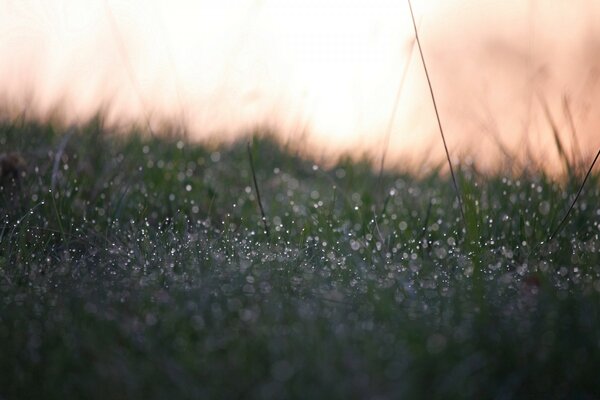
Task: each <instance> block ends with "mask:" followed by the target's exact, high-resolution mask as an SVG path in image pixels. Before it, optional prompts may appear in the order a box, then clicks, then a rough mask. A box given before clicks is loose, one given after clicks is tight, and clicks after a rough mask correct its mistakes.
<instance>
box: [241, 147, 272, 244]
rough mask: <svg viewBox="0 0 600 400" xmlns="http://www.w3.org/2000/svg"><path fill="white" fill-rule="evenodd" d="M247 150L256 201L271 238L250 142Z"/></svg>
mask: <svg viewBox="0 0 600 400" xmlns="http://www.w3.org/2000/svg"><path fill="white" fill-rule="evenodd" d="M246 148H247V150H248V160H249V161H250V170H251V171H252V180H253V181H254V189H256V200H257V202H258V208H260V214H261V216H262V222H263V225H264V227H265V235H267V237H271V234H270V232H269V224H267V216H266V215H265V209H264V208H263V205H262V200H261V198H260V190H258V181H257V180H256V172H255V170H254V160H253V158H252V151H251V150H250V142H248V144H247V146H246Z"/></svg>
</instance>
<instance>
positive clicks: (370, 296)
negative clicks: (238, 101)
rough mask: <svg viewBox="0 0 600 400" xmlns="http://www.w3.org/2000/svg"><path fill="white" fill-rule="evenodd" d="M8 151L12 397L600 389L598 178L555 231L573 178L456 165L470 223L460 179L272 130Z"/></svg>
mask: <svg viewBox="0 0 600 400" xmlns="http://www.w3.org/2000/svg"><path fill="white" fill-rule="evenodd" d="M0 148H1V149H2V152H6V153H10V152H14V153H18V154H20V156H21V157H22V160H23V161H24V163H25V164H23V165H21V164H19V165H16V167H15V168H17V170H18V172H19V174H18V175H19V177H18V178H17V179H16V180H15V179H14V177H13V176H12V175H11V174H5V173H4V172H5V170H4V172H2V185H1V186H2V189H0V398H6V399H17V398H44V399H53V398H56V399H62V398H86V399H94V398H112V399H119V398H123V399H129V398H283V397H285V398H410V399H413V398H427V399H435V398H440V399H452V398H457V399H458V398H460V399H463V398H477V399H481V398H498V399H505V398H506V399H510V398H579V399H588V398H597V397H600V380H598V374H597V366H598V365H599V362H600V271H599V267H600V254H599V251H600V238H599V232H600V206H599V204H600V185H599V178H600V176H599V175H598V172H594V173H592V174H591V176H590V178H589V180H588V182H587V184H586V187H585V188H584V190H583V191H582V193H581V196H580V198H579V199H578V202H577V203H576V205H575V207H574V208H573V210H572V212H571V215H570V216H569V219H568V221H567V222H566V223H565V224H564V227H563V228H562V229H561V230H560V232H558V234H556V235H555V237H554V238H553V239H552V240H550V241H548V240H547V239H548V237H549V235H550V234H551V232H552V231H553V229H555V228H556V226H557V225H558V223H559V221H560V219H561V218H562V216H563V215H564V213H565V211H566V210H567V208H568V207H569V205H570V201H571V200H572V199H573V196H574V195H575V193H576V192H577V189H578V187H579V186H578V185H579V184H580V183H581V177H579V175H577V174H573V175H572V176H571V177H570V179H569V181H567V182H563V183H557V182H556V181H555V180H552V179H550V178H548V177H547V176H545V175H544V174H543V173H537V172H532V171H524V172H523V173H522V174H521V175H520V176H518V177H515V176H509V175H506V176H504V175H503V174H502V173H500V172H499V173H497V174H493V175H483V174H479V173H478V172H477V171H476V169H475V168H472V167H467V166H458V168H457V171H456V173H457V174H456V175H457V180H458V183H459V186H460V190H461V194H462V196H463V201H464V207H465V216H464V223H463V220H462V218H461V213H460V210H459V207H458V202H457V200H456V196H455V193H454V189H453V186H452V183H451V182H450V180H449V178H448V177H447V176H446V175H443V174H439V173H437V172H436V171H432V172H430V173H428V174H425V175H422V176H418V177H416V176H414V175H411V174H408V173H384V174H383V175H382V177H381V181H379V179H378V174H377V172H373V170H372V169H371V165H372V164H370V163H369V162H367V161H364V162H356V161H350V160H341V161H340V162H339V163H338V164H337V165H335V166H333V167H331V168H321V167H319V166H317V165H314V164H313V163H312V162H310V161H306V160H303V159H300V158H298V157H296V156H295V155H294V153H293V151H291V150H289V149H286V148H285V147H282V146H279V145H278V144H276V143H275V142H274V141H272V140H269V139H268V138H267V139H265V138H262V139H261V138H256V139H254V140H253V142H252V144H251V146H250V147H249V148H247V147H246V143H239V144H235V145H232V146H228V147H226V148H217V147H210V146H201V145H191V144H189V143H185V142H184V141H181V140H179V139H178V138H176V137H171V138H169V137H162V138H148V137H143V136H141V135H139V134H136V133H135V132H132V133H131V134H129V135H127V136H117V135H114V134H111V132H109V131H108V130H107V129H105V128H103V126H102V123H101V120H96V121H92V122H90V123H89V124H87V125H86V126H85V127H82V128H81V129H80V130H78V131H76V132H70V133H68V134H67V136H65V132H61V131H59V130H57V129H55V128H53V127H52V126H49V125H36V124H33V123H22V122H15V121H11V122H7V121H4V122H3V123H2V124H0ZM248 149H249V150H250V152H251V154H252V159H253V167H254V169H255V178H256V186H255V184H254V180H253V174H252V171H251V164H250V163H249V159H248ZM256 187H258V188H259V189H260V194H261V203H262V206H263V208H264V214H265V216H266V221H267V223H268V229H269V231H270V234H269V235H266V234H265V227H264V225H263V219H262V216H261V211H260V209H259V205H258V202H257V199H256V189H255V188H256ZM379 187H383V188H385V190H384V191H383V193H381V191H380V190H378V188H379ZM382 210H383V211H382ZM464 224H466V226H467V229H466V230H464V229H463V227H464Z"/></svg>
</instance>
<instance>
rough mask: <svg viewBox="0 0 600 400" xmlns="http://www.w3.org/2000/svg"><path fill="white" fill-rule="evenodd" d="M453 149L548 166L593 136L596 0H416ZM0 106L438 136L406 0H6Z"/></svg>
mask: <svg viewBox="0 0 600 400" xmlns="http://www.w3.org/2000/svg"><path fill="white" fill-rule="evenodd" d="M413 7H414V12H415V18H416V21H417V26H418V28H419V34H420V38H421V43H422V45H423V50H424V54H425V58H426V62H427V66H428V68H429V72H430V78H431V82H432V85H433V89H434V91H435V94H436V99H437V101H438V106H439V111H440V117H441V120H442V123H443V125H444V129H445V134H446V137H447V140H448V145H449V148H450V151H451V153H452V154H453V156H454V157H456V158H457V159H458V158H460V159H464V158H467V157H472V158H473V159H474V160H475V161H476V162H477V163H478V164H480V165H482V166H483V167H492V166H496V165H498V164H497V162H498V160H511V162H512V160H513V158H514V159H517V160H520V161H524V162H531V161H534V160H536V161H537V162H539V163H540V166H543V167H545V168H547V169H553V168H556V167H557V165H559V164H558V163H557V161H558V159H559V155H558V152H557V148H556V140H557V139H556V137H557V136H558V137H559V138H560V140H561V141H562V142H563V144H564V147H565V148H566V151H567V152H568V153H569V156H571V157H573V158H574V159H580V160H588V159H589V157H590V156H591V155H593V154H595V151H596V150H597V148H598V147H599V146H600V134H598V133H597V129H598V128H599V127H600V113H598V112H597V110H596V104H598V101H597V100H600V87H599V83H598V73H599V71H600V70H599V68H600V31H599V29H600V28H598V26H599V25H598V24H597V23H596V22H597V21H598V20H600V2H596V1H591V0H588V1H586V0H569V1H566V0H552V1H550V0H544V1H542V0H530V1H524V0H477V1H474V0H414V1H413ZM0 102H1V103H2V105H1V107H0V108H1V109H2V112H3V113H4V114H5V115H9V116H17V115H23V114H26V115H27V116H28V117H31V118H39V119H42V120H43V119H48V118H50V117H52V118H53V119H60V120H61V121H62V122H63V123H65V124H71V123H77V122H83V121H85V120H87V119H89V118H90V117H91V116H93V115H94V114H95V113H97V112H98V111H101V112H102V113H104V114H105V116H106V118H107V120H108V121H109V122H110V123H112V124H116V125H119V126H127V125H129V124H132V123H135V124H138V125H143V126H148V125H150V126H151V127H152V129H153V130H158V129H159V127H160V126H162V125H163V124H164V123H165V122H168V123H170V124H171V125H173V126H176V127H178V128H180V129H182V130H185V131H186V132H187V135H188V136H189V138H191V139H200V140H219V141H223V140H225V141H228V140H234V139H236V138H239V137H240V136H241V135H245V134H248V133H249V132H252V131H256V130H257V129H269V130H271V131H274V132H276V133H277V135H279V137H280V138H281V140H282V141H284V142H289V143H291V144H292V145H296V146H299V147H300V148H301V149H302V150H304V151H306V152H310V154H313V155H318V156H322V157H337V156H338V155H340V154H341V153H348V152H349V153H351V154H353V155H359V156H360V155H364V154H367V155H370V156H372V157H374V158H377V159H381V156H382V154H383V153H384V152H385V153H386V158H385V160H386V166H388V167H393V166H402V165H403V164H405V163H409V162H410V163H415V162H416V163H420V162H423V163H425V162H436V160H441V159H442V158H443V147H442V144H441V141H440V137H439V131H438V128H437V124H436V121H435V114H434V111H433V107H432V102H431V98H430V95H429V89H428V87H427V81H426V79H425V74H424V72H423V67H422V63H421V59H420V57H419V54H418V49H417V47H416V46H415V41H414V34H413V27H412V22H411V19H410V13H409V9H408V3H407V2H406V1H403V0H396V1H391V0H343V1H342V0H303V1H295V0H229V1H225V0H224V1H214V0H213V1H210V0H170V1H166V0H144V1H141V0H86V1H85V2H82V1H78V0H2V1H0Z"/></svg>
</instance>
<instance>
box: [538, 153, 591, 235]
mask: <svg viewBox="0 0 600 400" xmlns="http://www.w3.org/2000/svg"><path fill="white" fill-rule="evenodd" d="M598 157H600V149H599V150H598V153H596V157H594V161H592V165H590V168H589V169H588V171H587V173H586V174H585V178H583V182H582V183H581V186H580V187H579V190H578V191H577V195H576V196H575V198H574V199H573V202H572V203H571V206H570V207H569V209H568V210H567V212H566V213H565V216H564V217H563V219H562V220H561V221H560V223H559V224H558V226H557V227H556V229H555V230H554V232H552V234H551V235H550V236H549V237H548V240H547V242H549V241H551V240H552V239H554V238H555V237H556V235H557V234H558V233H559V232H560V231H561V229H562V228H563V225H564V224H565V222H567V219H568V218H569V215H570V214H571V211H573V207H575V203H577V200H578V199H579V196H580V195H581V192H582V191H583V187H584V186H585V184H586V182H587V180H588V178H589V177H590V175H591V173H592V170H593V169H594V166H595V165H596V161H598Z"/></svg>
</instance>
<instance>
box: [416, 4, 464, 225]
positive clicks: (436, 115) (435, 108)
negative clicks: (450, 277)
mask: <svg viewBox="0 0 600 400" xmlns="http://www.w3.org/2000/svg"><path fill="white" fill-rule="evenodd" d="M408 7H409V9H410V17H411V19H412V24H413V29H414V31H415V39H416V40H417V47H418V48H419V54H420V55H421V62H422V63H423V69H424V70H425V77H426V78H427V85H428V86H429V92H430V94H431V100H432V102H433V109H434V110H435V117H436V119H437V123H438V127H439V129H440V135H441V136H442V142H443V143H444V151H445V152H446V158H447V159H448V166H449V167H450V175H451V176H452V183H453V184H454V190H455V191H456V198H457V199H458V206H459V208H460V215H461V217H462V220H463V225H464V227H465V230H466V229H467V222H466V219H465V211H464V209H463V201H462V198H461V196H460V190H459V189H458V183H457V181H456V175H455V174H454V167H453V166H452V160H451V159H450V151H448V145H447V144H446V136H445V135H444V129H443V128H442V121H441V119H440V113H439V111H438V108H437V102H436V101H435V95H434V93H433V86H432V85H431V79H430V78H429V71H428V70H427V63H426V62H425V56H424V55H423V48H422V47H421V40H420V39H419V31H418V29H417V23H416V21H415V14H414V12H413V8H412V3H411V1H410V0H408Z"/></svg>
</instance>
